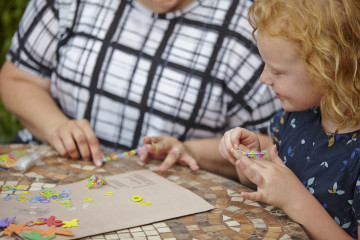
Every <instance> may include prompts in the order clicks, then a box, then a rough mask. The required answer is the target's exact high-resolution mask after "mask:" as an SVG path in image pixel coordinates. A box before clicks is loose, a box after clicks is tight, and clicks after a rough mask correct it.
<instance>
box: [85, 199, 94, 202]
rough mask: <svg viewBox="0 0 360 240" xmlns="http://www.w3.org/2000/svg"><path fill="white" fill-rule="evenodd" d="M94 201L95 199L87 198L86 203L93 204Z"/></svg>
mask: <svg viewBox="0 0 360 240" xmlns="http://www.w3.org/2000/svg"><path fill="white" fill-rule="evenodd" d="M93 201H94V199H92V198H85V202H93Z"/></svg>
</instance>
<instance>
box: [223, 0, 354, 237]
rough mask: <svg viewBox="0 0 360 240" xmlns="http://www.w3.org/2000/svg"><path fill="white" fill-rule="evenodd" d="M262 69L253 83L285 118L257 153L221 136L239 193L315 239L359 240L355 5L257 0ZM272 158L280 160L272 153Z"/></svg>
mask: <svg viewBox="0 0 360 240" xmlns="http://www.w3.org/2000/svg"><path fill="white" fill-rule="evenodd" d="M249 21H250V23H251V25H252V26H253V29H254V31H253V36H254V38H255V33H257V36H256V40H257V42H258V46H259V51H260V54H261V56H262V58H263V60H264V62H265V68H264V70H263V73H262V75H261V81H262V82H263V83H265V84H267V85H269V86H271V87H272V89H273V91H274V92H275V93H276V95H277V97H278V98H279V99H280V101H281V104H282V107H283V110H282V111H280V112H279V113H278V114H277V115H275V116H274V117H273V119H272V121H271V126H270V127H271V134H272V140H273V142H274V143H275V144H276V146H273V147H271V149H270V154H269V157H268V158H266V157H265V158H258V157H255V158H251V159H250V158H248V157H246V156H245V155H243V154H235V156H236V158H237V161H236V163H235V160H234V153H235V151H236V150H237V148H236V147H238V146H239V147H240V148H241V149H242V150H245V151H249V150H253V151H254V150H255V151H258V150H260V148H261V147H265V145H262V143H261V142H260V141H259V139H258V138H257V135H256V134H255V133H252V132H250V131H248V130H245V129H243V128H235V129H232V130H230V131H228V132H226V133H225V134H224V136H223V138H222V139H221V142H220V145H219V149H220V152H221V155H222V156H223V157H225V158H227V159H228V160H230V162H232V163H234V164H236V170H237V172H238V176H239V179H240V181H241V182H242V183H243V184H246V185H248V186H250V187H251V186H252V187H256V191H255V192H242V193H241V194H242V196H243V197H244V198H246V199H250V200H253V201H263V202H266V203H269V204H272V205H275V206H278V207H280V208H282V209H283V210H284V211H285V212H286V213H287V214H288V215H289V216H290V217H291V218H292V219H293V220H295V221H297V222H298V223H300V224H302V225H303V227H304V228H305V230H306V231H307V232H308V234H309V236H310V237H311V238H314V239H351V237H352V238H359V232H360V231H359V226H360V225H359V224H360V177H359V175H360V72H359V71H360V70H359V61H360V50H359V49H360V1H357V0H356V1H354V0H258V1H255V2H254V4H253V5H252V6H251V8H250V9H249ZM277 149H278V152H277Z"/></svg>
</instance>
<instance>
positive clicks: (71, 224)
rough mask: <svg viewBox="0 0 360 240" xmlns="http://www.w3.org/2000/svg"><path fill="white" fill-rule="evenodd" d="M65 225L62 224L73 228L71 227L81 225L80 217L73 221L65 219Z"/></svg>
mask: <svg viewBox="0 0 360 240" xmlns="http://www.w3.org/2000/svg"><path fill="white" fill-rule="evenodd" d="M63 223H64V225H63V226H62V227H63V228H71V227H78V226H79V222H78V219H76V218H74V219H73V220H71V221H63Z"/></svg>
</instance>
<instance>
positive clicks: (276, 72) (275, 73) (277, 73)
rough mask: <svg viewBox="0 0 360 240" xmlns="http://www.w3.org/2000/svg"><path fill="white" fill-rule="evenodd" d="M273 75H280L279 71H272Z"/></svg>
mask: <svg viewBox="0 0 360 240" xmlns="http://www.w3.org/2000/svg"><path fill="white" fill-rule="evenodd" d="M271 73H272V74H274V75H280V73H279V72H278V71H275V70H274V69H272V70H271Z"/></svg>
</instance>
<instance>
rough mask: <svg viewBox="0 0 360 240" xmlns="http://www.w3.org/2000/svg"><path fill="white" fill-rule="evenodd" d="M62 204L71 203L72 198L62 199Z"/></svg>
mask: <svg viewBox="0 0 360 240" xmlns="http://www.w3.org/2000/svg"><path fill="white" fill-rule="evenodd" d="M60 203H61V204H66V203H70V200H64V201H60Z"/></svg>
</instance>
